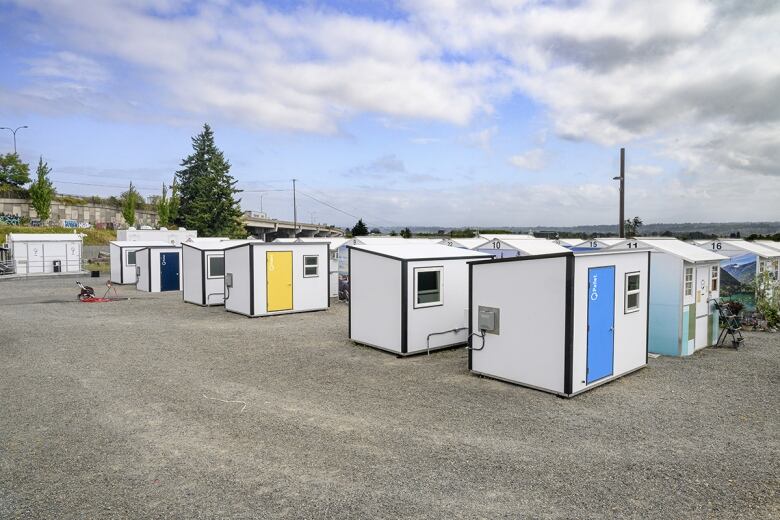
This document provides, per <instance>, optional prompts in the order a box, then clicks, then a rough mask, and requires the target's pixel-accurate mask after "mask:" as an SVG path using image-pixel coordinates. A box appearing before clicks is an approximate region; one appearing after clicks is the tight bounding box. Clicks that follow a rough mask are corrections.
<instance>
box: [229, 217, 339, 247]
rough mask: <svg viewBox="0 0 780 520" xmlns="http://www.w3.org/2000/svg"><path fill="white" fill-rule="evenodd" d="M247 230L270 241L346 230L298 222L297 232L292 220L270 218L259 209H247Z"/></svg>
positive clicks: (325, 235) (256, 236) (337, 235)
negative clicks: (258, 210) (294, 230)
mask: <svg viewBox="0 0 780 520" xmlns="http://www.w3.org/2000/svg"><path fill="white" fill-rule="evenodd" d="M243 221H244V225H245V226H246V230H247V232H248V233H249V234H250V235H252V236H253V237H255V238H262V239H263V240H265V241H266V242H270V241H272V240H274V239H275V238H292V237H296V236H298V237H340V236H343V235H344V230H343V229H340V228H337V227H334V226H328V225H324V224H306V223H304V222H298V227H297V233H294V232H293V229H294V228H295V226H294V224H293V223H292V222H288V221H285V220H276V219H273V218H268V216H267V215H266V214H264V213H260V212H257V211H245V212H244V217H243Z"/></svg>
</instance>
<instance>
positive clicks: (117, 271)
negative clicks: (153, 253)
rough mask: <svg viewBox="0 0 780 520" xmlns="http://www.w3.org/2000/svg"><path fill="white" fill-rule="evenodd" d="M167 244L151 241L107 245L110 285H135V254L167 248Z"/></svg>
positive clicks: (123, 241)
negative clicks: (150, 248) (144, 250)
mask: <svg viewBox="0 0 780 520" xmlns="http://www.w3.org/2000/svg"><path fill="white" fill-rule="evenodd" d="M170 245H171V244H169V243H168V242H163V241H161V240H153V241H149V242H142V241H127V240H114V241H112V242H109V244H108V252H109V255H110V258H109V260H110V264H111V283H116V284H119V285H128V284H135V283H136V282H137V281H138V278H137V276H136V269H135V267H136V256H137V252H138V251H139V250H141V249H144V248H146V247H160V246H162V247H167V246H170Z"/></svg>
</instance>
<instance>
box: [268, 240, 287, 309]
mask: <svg viewBox="0 0 780 520" xmlns="http://www.w3.org/2000/svg"><path fill="white" fill-rule="evenodd" d="M292 257H293V255H292V251H266V253H265V280H266V282H265V283H266V287H267V294H266V297H267V298H268V300H267V302H266V306H267V308H268V312H275V311H289V310H292V308H293V286H292V282H293V264H292Z"/></svg>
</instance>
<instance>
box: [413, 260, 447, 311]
mask: <svg viewBox="0 0 780 520" xmlns="http://www.w3.org/2000/svg"><path fill="white" fill-rule="evenodd" d="M415 287H416V289H415V290H416V297H415V302H416V306H418V307H420V306H426V305H438V304H440V303H441V269H440V268H434V269H418V270H416V280H415Z"/></svg>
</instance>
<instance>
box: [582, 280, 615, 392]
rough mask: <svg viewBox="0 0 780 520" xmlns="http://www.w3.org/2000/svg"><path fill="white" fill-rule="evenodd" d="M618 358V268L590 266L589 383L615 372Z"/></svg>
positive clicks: (587, 378)
mask: <svg viewBox="0 0 780 520" xmlns="http://www.w3.org/2000/svg"><path fill="white" fill-rule="evenodd" d="M614 359H615V267H614V266H609V267H592V268H590V269H588V368H587V377H586V381H587V382H588V384H590V383H592V382H593V381H598V380H599V379H603V378H605V377H607V376H611V375H612V370H613V365H614Z"/></svg>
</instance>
